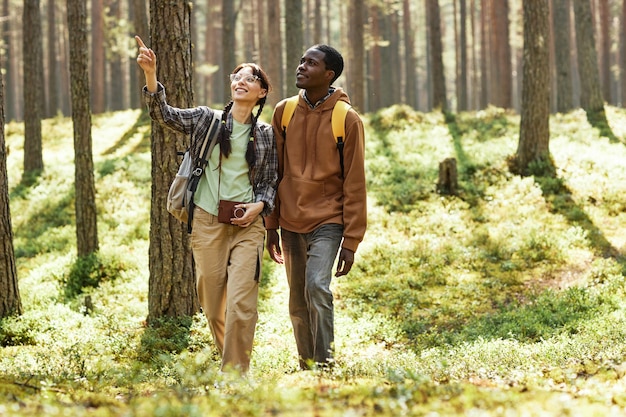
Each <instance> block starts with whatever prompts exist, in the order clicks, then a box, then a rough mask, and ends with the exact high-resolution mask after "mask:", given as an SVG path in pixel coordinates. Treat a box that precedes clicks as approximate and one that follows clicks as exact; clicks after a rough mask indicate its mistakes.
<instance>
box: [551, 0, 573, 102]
mask: <svg viewBox="0 0 626 417" xmlns="http://www.w3.org/2000/svg"><path fill="white" fill-rule="evenodd" d="M552 9H553V14H552V16H553V20H552V27H553V28H554V42H553V44H554V57H555V67H556V111H557V112H560V113H567V112H569V111H570V110H572V109H573V108H574V102H573V95H572V71H571V65H570V54H571V49H572V48H571V43H570V30H571V26H570V10H571V3H570V0H552Z"/></svg>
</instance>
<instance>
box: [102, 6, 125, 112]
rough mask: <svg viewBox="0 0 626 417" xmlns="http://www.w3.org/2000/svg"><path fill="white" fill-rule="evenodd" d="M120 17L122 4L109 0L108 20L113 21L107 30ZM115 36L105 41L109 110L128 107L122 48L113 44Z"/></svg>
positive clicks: (109, 28)
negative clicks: (108, 74)
mask: <svg viewBox="0 0 626 417" xmlns="http://www.w3.org/2000/svg"><path fill="white" fill-rule="evenodd" d="M121 19H122V4H121V0H110V3H109V21H111V22H114V23H113V24H112V25H111V24H109V27H108V28H107V32H111V31H112V30H113V29H114V27H113V26H115V25H117V22H119V21H120V20H121ZM116 42H117V40H116V38H113V39H111V40H109V42H108V43H107V50H108V51H109V68H110V71H111V82H110V84H109V85H108V88H107V89H106V91H107V97H108V100H107V103H109V106H108V109H109V110H111V111H119V110H123V109H125V108H128V106H127V104H126V101H127V100H126V99H125V97H126V96H127V94H128V86H127V85H126V76H125V74H124V63H125V60H124V59H123V54H124V52H122V51H123V48H121V45H119V46H118V45H115V43H116Z"/></svg>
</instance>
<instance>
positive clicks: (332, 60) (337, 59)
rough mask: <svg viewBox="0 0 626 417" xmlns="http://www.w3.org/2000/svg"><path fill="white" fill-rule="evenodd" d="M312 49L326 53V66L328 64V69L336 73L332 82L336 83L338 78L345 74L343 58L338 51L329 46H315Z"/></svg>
mask: <svg viewBox="0 0 626 417" xmlns="http://www.w3.org/2000/svg"><path fill="white" fill-rule="evenodd" d="M311 49H317V50H318V51H321V52H323V53H324V64H326V69H329V70H331V71H333V72H334V73H335V76H334V78H333V79H332V81H331V82H330V83H331V84H332V83H334V82H335V81H336V80H337V78H339V76H340V75H341V73H342V72H343V56H341V54H340V53H339V51H338V50H336V49H335V48H333V47H332V46H329V45H321V44H318V45H315V46H312V47H311Z"/></svg>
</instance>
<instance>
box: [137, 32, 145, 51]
mask: <svg viewBox="0 0 626 417" xmlns="http://www.w3.org/2000/svg"><path fill="white" fill-rule="evenodd" d="M135 40H136V41H137V44H138V45H139V47H140V48H146V49H148V47H147V46H146V45H145V44H144V43H143V41H142V40H141V38H140V37H139V35H135Z"/></svg>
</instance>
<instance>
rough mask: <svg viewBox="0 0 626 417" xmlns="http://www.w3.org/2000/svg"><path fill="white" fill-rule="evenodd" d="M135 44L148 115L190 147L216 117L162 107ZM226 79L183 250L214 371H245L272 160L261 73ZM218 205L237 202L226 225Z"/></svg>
mask: <svg viewBox="0 0 626 417" xmlns="http://www.w3.org/2000/svg"><path fill="white" fill-rule="evenodd" d="M135 39H136V40H137V44H138V45H139V55H138V57H137V63H138V64H139V66H140V67H141V69H142V70H143V72H144V75H145V77H146V86H145V87H144V89H143V94H144V98H145V101H146V104H147V105H148V108H149V110H150V116H151V117H152V119H153V120H155V121H157V122H158V123H160V124H161V125H163V126H166V127H168V128H170V129H173V130H175V131H178V132H181V133H185V134H191V136H192V139H191V142H192V144H191V145H192V148H193V147H194V145H197V143H198V142H200V141H201V140H202V139H203V138H204V136H205V135H206V132H207V130H208V128H209V124H210V122H211V119H212V116H213V114H219V112H217V111H216V110H213V109H210V108H209V107H206V106H200V107H194V108H189V109H180V108H175V107H172V106H169V105H168V104H167V102H166V96H165V88H164V87H163V85H162V84H161V83H159V82H158V81H157V78H156V62H157V59H156V55H155V53H154V51H152V50H151V49H150V48H148V47H146V45H144V43H143V41H142V40H141V38H140V37H139V36H136V37H135ZM230 81H231V83H230V91H231V94H232V101H231V102H230V103H228V105H227V106H226V107H225V109H224V111H223V112H222V114H221V127H220V130H219V133H218V138H217V145H216V146H215V148H214V149H213V152H212V153H211V155H210V158H209V163H208V165H207V167H206V169H205V170H204V174H203V175H202V178H201V180H200V182H199V184H198V188H197V191H196V194H195V196H194V203H195V206H196V208H195V210H194V214H193V228H192V233H191V248H192V252H193V256H194V260H195V264H196V278H197V283H196V285H197V289H198V298H199V301H200V305H201V306H202V310H203V312H204V314H205V315H206V318H207V320H208V322H209V326H210V328H211V333H212V335H213V340H214V341H215V345H216V346H217V348H218V350H219V351H220V354H221V355H222V366H221V369H222V370H224V369H226V368H236V369H239V370H240V371H242V372H247V370H248V368H249V365H250V354H251V351H252V344H253V339H254V331H255V328H256V323H257V317H258V313H257V299H258V284H259V279H260V277H261V259H262V256H263V243H264V238H265V229H264V226H263V219H262V216H263V215H267V214H269V213H270V212H271V211H272V210H273V208H274V196H275V194H276V187H277V177H278V176H277V164H278V162H277V156H276V142H275V140H274V134H273V131H272V126H271V125H269V124H267V123H262V122H259V121H258V118H259V115H260V114H261V112H262V111H263V106H264V104H265V100H266V97H267V94H268V93H269V91H270V83H269V80H268V77H267V75H266V74H265V72H264V71H263V70H262V69H261V68H260V67H259V66H258V65H256V64H249V63H248V64H241V65H239V66H238V67H237V68H235V70H234V71H233V73H232V74H230ZM257 105H258V106H259V109H258V111H257V112H256V115H254V114H253V113H252V111H253V110H254V108H255V107H256V106H257ZM220 200H224V201H235V202H239V203H237V204H236V205H235V206H234V207H235V212H234V214H231V216H229V218H228V220H227V222H226V223H220V222H219V221H218V205H219V203H220Z"/></svg>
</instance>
